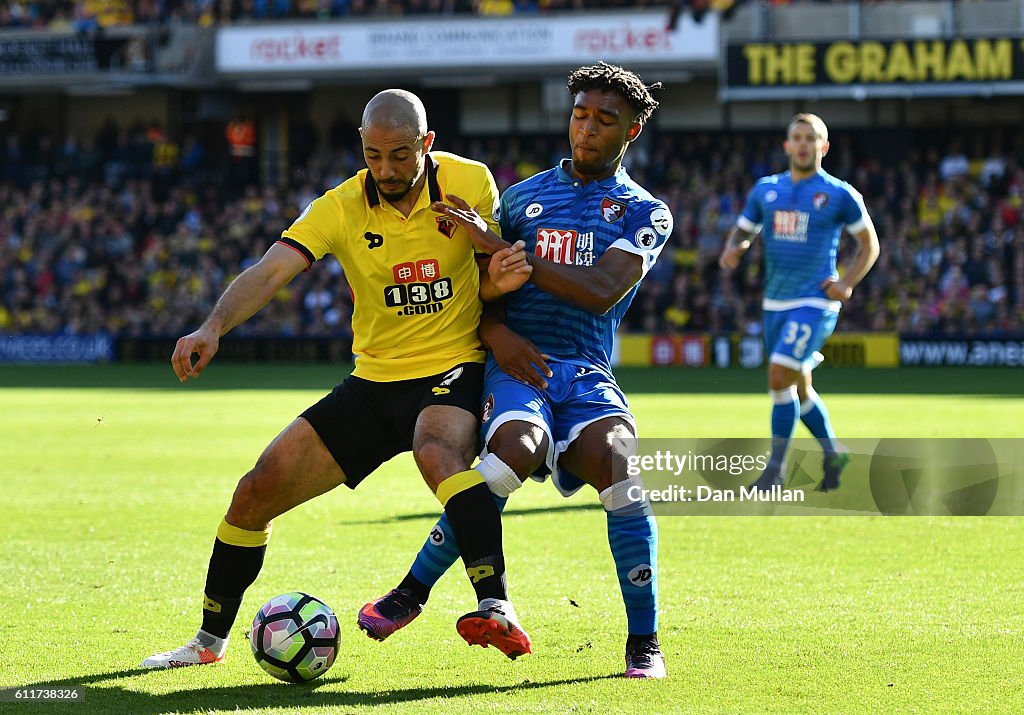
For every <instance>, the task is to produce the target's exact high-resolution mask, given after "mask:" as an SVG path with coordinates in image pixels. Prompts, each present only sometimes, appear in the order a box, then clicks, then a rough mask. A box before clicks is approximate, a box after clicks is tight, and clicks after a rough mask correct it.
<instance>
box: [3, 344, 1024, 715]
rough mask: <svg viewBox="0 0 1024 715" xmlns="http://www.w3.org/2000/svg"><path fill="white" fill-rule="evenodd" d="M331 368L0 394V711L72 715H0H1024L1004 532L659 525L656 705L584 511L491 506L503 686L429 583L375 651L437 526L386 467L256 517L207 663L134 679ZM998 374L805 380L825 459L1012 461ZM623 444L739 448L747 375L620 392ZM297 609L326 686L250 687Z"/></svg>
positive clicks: (546, 501) (593, 501)
mask: <svg viewBox="0 0 1024 715" xmlns="http://www.w3.org/2000/svg"><path fill="white" fill-rule="evenodd" d="M343 373H344V370H343V369H341V368H331V367H309V366H280V367H274V366H271V367H266V366H263V367H251V366H237V365H226V364H216V363H214V364H213V365H212V366H211V367H210V369H209V370H207V372H206V373H205V374H204V375H203V377H202V379H201V380H199V381H198V382H197V383H195V384H190V385H184V386H182V385H178V384H177V382H176V381H175V379H174V377H173V375H172V374H171V371H170V369H169V367H167V366H164V365H159V366H157V365H154V366H130V365H129V366H104V367H94V368H67V367H60V368H10V367H8V368H3V369H0V484H2V485H3V514H4V519H3V538H2V539H0V568H2V573H3V578H2V579H0V603H2V608H0V613H2V614H3V618H0V687H11V686H24V685H33V686H38V687H43V686H46V687H63V686H68V685H81V686H84V688H85V700H84V701H83V702H82V703H79V704H75V705H72V704H62V705H48V706H43V705H37V706H33V705H28V704H24V703H22V704H11V703H0V712H12V713H18V712H30V711H36V710H40V711H42V710H46V711H48V712H58V711H59V712H67V713H142V714H148V713H152V714H156V713H168V712H182V713H193V712H236V711H241V712H248V713H286V712H287V713H293V712H299V713H310V714H312V713H317V714H319V713H361V712H371V711H372V712H374V713H378V712H379V713H410V712H416V713H419V712H425V713H426V712H429V713H444V714H447V713H481V712H489V713H580V712H593V713H608V712H624V713H644V714H646V713H676V712H688V713H709V712H715V713H766V712H773V713H796V712H805V713H879V712H929V713H945V712H1006V713H1010V712H1024V695H1022V694H1021V690H1022V687H1021V686H1022V672H1024V659H1022V658H1021V655H1020V653H1021V644H1022V636H1024V586H1022V584H1024V559H1022V557H1021V554H1022V553H1024V527H1022V523H1021V521H1020V520H1019V519H1016V518H995V517H980V518H969V517H961V518H937V517H936V518H925V517H897V518H883V517H838V516H837V517H789V518H784V517H778V518H768V517H728V518H727V517H717V518H716V517H703V518H687V517H662V518H661V519H660V520H659V526H660V531H661V555H660V559H661V573H660V593H661V597H660V603H661V628H660V635H661V641H662V645H663V647H664V649H665V653H666V657H667V663H668V668H669V678H668V679H667V680H665V681H661V682H653V681H652V682H627V681H624V680H623V679H621V678H620V677H619V676H620V674H621V672H622V670H623V644H624V640H625V617H624V614H623V611H622V605H621V601H620V597H619V594H618V586H617V583H616V581H615V578H614V573H613V570H612V561H611V557H610V555H609V552H608V547H607V542H606V537H605V525H604V522H605V520H604V517H603V514H602V511H601V508H600V505H599V503H598V501H597V498H596V495H594V494H593V492H589V493H588V492H583V493H580V494H578V495H576V496H575V497H573V498H571V499H568V500H566V499H562V498H561V497H559V496H558V495H557V494H556V493H555V491H554V490H553V489H552V488H551V486H550V485H539V484H534V483H531V484H529V485H527V487H526V488H524V489H523V490H522V491H520V492H517V493H516V494H515V495H514V497H513V500H512V502H511V503H510V505H509V510H508V511H507V512H506V517H505V520H504V524H505V549H506V559H507V562H508V573H509V581H510V587H511V593H512V595H513V598H514V600H515V603H516V605H517V609H518V611H519V614H520V617H521V619H522V621H523V623H524V625H526V626H527V628H528V630H529V632H530V634H531V636H532V637H533V640H534V647H535V651H536V652H535V654H534V655H532V656H530V657H526V658H522V659H520V660H519V661H517V662H509V661H507V660H506V659H505V658H504V657H503V656H502V655H501V654H500V653H499V652H497V651H495V650H493V649H488V650H482V649H480V648H469V647H468V646H466V645H465V644H464V643H463V642H462V641H461V639H460V638H459V637H458V635H457V634H456V632H455V628H454V623H455V619H456V618H457V617H458V616H459V615H460V614H462V613H463V612H464V611H466V610H468V609H469V608H470V607H471V606H472V605H473V602H472V593H471V590H470V588H469V585H468V583H467V582H466V579H465V578H464V577H463V576H461V575H460V574H459V573H457V572H452V573H450V574H448V575H446V577H445V578H444V579H443V580H442V581H441V582H440V583H439V585H438V587H437V588H436V589H435V591H434V595H433V596H432V598H431V600H430V603H429V604H428V605H427V608H426V610H425V612H424V614H423V615H422V616H421V617H420V618H419V619H418V620H417V621H416V622H415V623H414V624H413V625H412V626H410V627H409V628H408V629H406V630H405V631H402V632H401V633H399V634H397V635H395V636H392V638H391V639H389V640H388V641H387V642H385V643H376V642H373V641H371V640H369V639H368V638H366V637H365V636H363V635H362V634H361V633H360V632H359V631H358V630H357V629H356V627H355V624H354V622H355V614H356V611H357V609H358V608H359V607H360V606H361V605H362V604H363V603H364V602H365V601H366V600H367V599H369V598H371V597H375V596H377V595H379V594H381V593H382V592H384V591H385V590H387V589H388V588H390V587H391V586H392V585H393V584H395V583H396V582H397V581H398V580H399V579H400V578H401V576H402V575H403V574H404V573H405V570H406V569H407V567H408V565H409V563H410V561H411V559H412V557H413V555H414V554H415V552H416V550H417V549H418V548H419V546H420V544H421V542H422V539H423V538H424V536H425V535H426V533H427V531H428V530H429V528H430V526H431V524H432V523H433V521H434V519H435V517H436V515H437V513H438V510H439V507H438V505H437V503H436V502H435V501H434V499H433V497H432V496H431V495H430V493H429V491H428V489H427V488H426V487H425V486H424V485H423V483H422V481H421V479H420V478H419V477H418V476H417V475H416V473H415V470H414V467H413V464H412V460H411V459H410V458H409V457H408V456H407V455H406V456H403V457H399V458H397V459H395V460H393V461H392V462H390V463H389V464H387V465H385V466H384V467H383V468H382V469H381V470H379V472H378V473H376V474H375V475H374V476H373V477H372V478H370V479H369V480H368V481H367V483H366V484H364V485H363V486H362V487H361V488H360V489H358V490H357V491H355V492H351V491H350V490H348V489H344V488H342V489H338V490H336V491H335V492H332V493H331V494H328V495H326V496H324V497H321V498H319V499H316V500H314V501H312V502H310V503H308V504H306V505H303V506H301V507H299V508H298V509H296V510H294V511H293V512H292V513H289V514H286V515H285V516H283V517H281V518H280V519H279V520H278V521H277V523H276V525H275V531H274V538H273V540H272V541H271V545H270V549H269V551H268V555H267V562H266V565H265V567H264V570H263V573H262V574H261V576H260V578H259V580H257V582H256V584H255V585H254V586H253V587H252V588H251V589H250V591H249V593H248V594H247V597H246V601H245V603H244V605H243V607H242V614H241V617H240V619H239V623H238V624H236V627H235V629H234V631H233V633H232V637H233V638H232V644H231V646H230V648H229V652H228V659H227V660H226V661H225V663H223V664H221V665H218V666H214V667H204V668H189V669H182V670H177V671H165V672H146V671H141V670H139V669H137V666H138V664H139V662H140V661H141V660H142V658H144V657H145V656H147V655H149V654H150V653H152V652H155V651H157V650H165V649H168V648H171V647H175V646H178V645H180V644H181V643H183V642H184V641H185V640H186V639H187V638H189V637H190V636H191V635H193V633H194V632H195V629H196V627H197V625H198V615H199V608H200V599H201V592H202V587H203V580H204V576H205V570H206V564H207V560H208V558H209V551H210V545H211V543H212V540H213V535H214V532H215V529H216V527H217V524H218V522H219V520H220V518H221V516H222V515H223V512H224V509H225V507H226V505H227V502H228V499H229V497H230V494H231V491H232V489H233V487H234V485H235V482H236V481H237V479H238V478H239V477H240V476H241V475H242V474H243V473H244V472H245V471H246V470H247V469H248V468H249V467H250V466H251V465H252V463H253V461H254V460H255V458H256V456H257V455H258V454H259V452H260V451H261V450H262V448H263V447H264V446H265V444H266V443H267V442H268V441H269V440H270V439H271V438H272V437H273V436H274V435H275V434H276V433H277V432H278V431H279V430H280V429H281V428H282V427H283V426H284V425H285V424H286V423H287V422H288V421H289V420H290V419H291V418H292V417H293V416H294V415H295V414H297V413H298V412H300V411H301V410H302V409H303V408H305V407H306V406H307V405H308V404H309V403H311V402H312V401H314V400H315V399H317V398H318V397H319V396H320V395H321V394H323V392H324V391H325V390H326V389H327V388H328V387H329V386H330V385H332V384H334V382H336V381H337V380H338V379H340V377H341V376H342V374H343ZM1021 374H1022V373H1021V372H1020V371H1019V370H1016V371H1014V370H1009V369H1008V370H985V371H971V370H941V369H922V370H918V371H896V370H893V371H872V370H839V369H827V368H826V369H823V370H821V371H820V374H819V375H818V376H817V379H816V384H817V386H818V389H819V391H820V392H821V393H822V395H823V396H824V397H825V399H826V400H827V403H828V405H829V408H830V409H831V412H832V415H833V420H834V423H835V426H836V428H837V431H838V432H839V434H840V436H846V437H879V436H950V437H954V436H955V437H964V436H967V437H1018V436H1021V431H1022V426H1024V380H1022V379H1021ZM620 380H621V382H622V384H623V386H624V388H625V389H626V390H627V392H628V393H629V394H630V399H631V402H632V404H633V407H634V410H635V412H636V415H637V418H638V421H639V424H640V427H641V430H642V431H643V434H644V435H645V436H656V437H700V436H705V437H729V436H760V435H763V434H764V432H765V431H766V430H767V424H768V410H769V400H768V397H767V396H766V395H765V394H764V376H763V374H762V373H761V372H760V371H758V372H756V373H753V372H743V371H738V370H727V371H717V370H697V371H690V370H682V369H675V370H672V369H664V370H622V371H621V374H620ZM291 590H306V591H308V592H310V593H312V594H314V595H316V596H318V597H320V598H322V599H324V600H325V601H326V602H327V603H329V604H331V605H332V606H333V607H334V609H335V610H336V611H337V613H338V615H339V618H340V620H341V622H342V650H341V655H340V657H339V660H338V662H337V663H336V664H335V665H334V667H333V669H332V670H331V671H330V672H329V673H328V674H327V675H326V676H325V677H324V678H323V679H321V680H320V681H317V682H316V683H314V684H312V685H310V686H293V685H286V684H282V683H278V682H276V681H274V680H272V679H271V678H269V677H268V676H266V675H265V674H264V673H263V672H262V671H261V670H260V669H259V667H258V666H257V665H256V664H255V662H254V661H253V659H252V658H251V656H250V654H249V652H248V650H249V649H248V644H247V643H246V641H245V639H244V637H243V633H244V632H245V630H246V627H247V625H248V622H251V618H252V616H253V614H254V613H255V611H256V609H257V608H258V607H259V605H260V604H261V603H263V602H264V601H265V600H266V599H268V598H269V597H271V596H274V595H276V594H278V593H282V592H285V591H291Z"/></svg>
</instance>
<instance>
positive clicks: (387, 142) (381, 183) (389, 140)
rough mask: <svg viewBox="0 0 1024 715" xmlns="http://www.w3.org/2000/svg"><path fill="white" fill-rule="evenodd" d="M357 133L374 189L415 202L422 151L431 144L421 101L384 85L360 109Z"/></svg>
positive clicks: (391, 197)
mask: <svg viewBox="0 0 1024 715" xmlns="http://www.w3.org/2000/svg"><path fill="white" fill-rule="evenodd" d="M359 136H360V137H362V139H363V158H364V159H365V160H366V167H367V168H368V169H369V170H370V176H371V177H372V178H373V181H374V183H375V184H376V185H377V191H378V192H379V193H380V195H381V196H383V197H384V198H385V199H387V200H388V201H390V202H391V203H393V204H395V203H396V202H400V201H403V200H405V199H406V197H409V200H411V201H413V202H415V200H416V198H417V197H418V196H419V191H420V189H421V188H422V185H423V181H422V179H423V176H424V167H425V163H424V161H425V159H424V157H425V155H426V153H427V152H429V151H430V147H431V146H433V144H434V133H433V132H430V131H427V112H426V110H425V109H424V108H423V102H421V101H420V98H419V97H417V96H416V95H415V94H413V93H412V92H406V91H405V90H404V89H385V90H384V91H383V92H380V93H379V94H376V95H375V96H374V97H373V99H371V100H370V101H369V102H367V104H366V109H364V110H363V120H362V125H361V126H360V127H359Z"/></svg>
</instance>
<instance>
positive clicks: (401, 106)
mask: <svg viewBox="0 0 1024 715" xmlns="http://www.w3.org/2000/svg"><path fill="white" fill-rule="evenodd" d="M371 127H374V128H377V129H384V130H391V131H394V130H408V131H409V132H410V133H411V134H412V135H413V136H416V137H421V136H423V135H424V134H426V133H427V110H426V109H424V108H423V102H421V101H420V98H419V97H417V96H416V95H415V94H413V93H412V92H407V91H405V90H404V89H385V90H384V91H383V92H378V93H377V94H376V95H374V97H373V99H371V100H370V101H369V102H367V103H366V109H364V110H363V119H362V125H361V126H360V131H361V132H365V131H366V130H367V129H369V128H371Z"/></svg>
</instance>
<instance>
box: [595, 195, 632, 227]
mask: <svg viewBox="0 0 1024 715" xmlns="http://www.w3.org/2000/svg"><path fill="white" fill-rule="evenodd" d="M625 215H626V204H624V203H622V202H621V201H616V200H615V199H609V198H608V197H607V196H605V197H604V198H603V199H601V218H603V219H604V220H605V221H607V222H608V223H615V222H616V221H618V220H619V219H620V218H622V217H623V216H625Z"/></svg>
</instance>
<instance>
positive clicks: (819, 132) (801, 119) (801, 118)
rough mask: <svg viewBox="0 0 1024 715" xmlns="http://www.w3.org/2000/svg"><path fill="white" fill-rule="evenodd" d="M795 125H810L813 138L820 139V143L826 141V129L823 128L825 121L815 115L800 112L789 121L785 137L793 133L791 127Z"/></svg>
mask: <svg viewBox="0 0 1024 715" xmlns="http://www.w3.org/2000/svg"><path fill="white" fill-rule="evenodd" d="M797 124H810V125H811V128H812V129H813V130H814V134H815V136H817V137H818V138H820V139H821V140H822V141H826V142H827V141H828V127H826V126H825V121H824V120H823V119H822V118H821V117H819V116H818V115H817V114H811V113H810V112H800V114H797V115H796V116H794V117H793V118H792V119H790V120H789V127H787V128H786V136H789V133H790V132H791V131H793V127H794V126H796V125H797Z"/></svg>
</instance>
